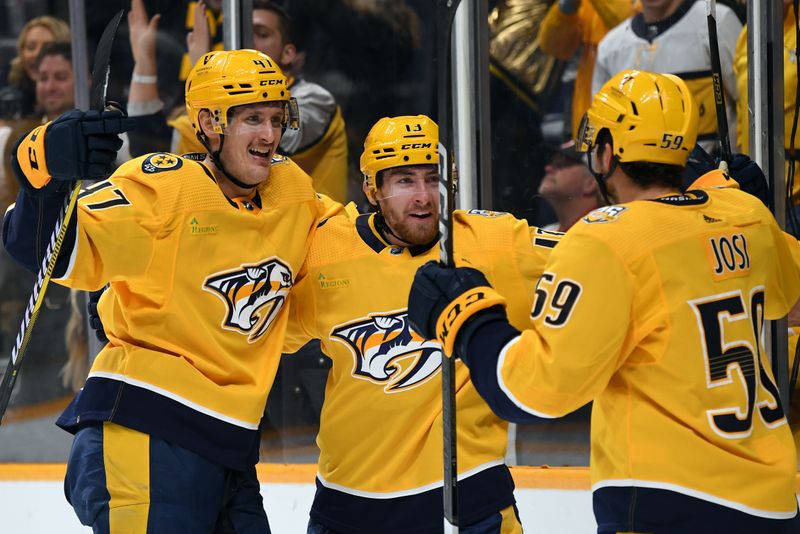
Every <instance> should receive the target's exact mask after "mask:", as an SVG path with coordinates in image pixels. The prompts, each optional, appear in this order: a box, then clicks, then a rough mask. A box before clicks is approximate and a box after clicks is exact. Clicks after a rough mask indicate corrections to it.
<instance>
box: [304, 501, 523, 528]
mask: <svg viewBox="0 0 800 534" xmlns="http://www.w3.org/2000/svg"><path fill="white" fill-rule="evenodd" d="M442 521H444V518H442ZM458 532H459V533H460V534H521V533H522V523H520V521H519V513H518V512H517V507H516V506H514V505H512V506H509V507H508V508H504V509H502V510H500V511H499V512H495V513H493V514H492V515H490V516H489V517H484V518H483V519H481V520H480V521H477V522H475V523H473V524H471V525H466V526H460V527H458ZM306 534H346V533H344V532H339V531H337V530H332V529H329V528H328V527H326V526H325V525H323V524H322V523H319V522H317V521H314V520H313V519H310V520H309V521H308V530H307V531H306Z"/></svg>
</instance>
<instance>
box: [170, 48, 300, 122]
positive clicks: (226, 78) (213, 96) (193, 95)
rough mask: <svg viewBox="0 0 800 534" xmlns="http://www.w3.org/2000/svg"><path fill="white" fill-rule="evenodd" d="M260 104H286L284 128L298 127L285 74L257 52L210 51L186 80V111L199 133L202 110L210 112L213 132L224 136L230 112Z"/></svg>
mask: <svg viewBox="0 0 800 534" xmlns="http://www.w3.org/2000/svg"><path fill="white" fill-rule="evenodd" d="M260 102H286V110H285V115H284V125H288V126H289V127H290V128H297V127H298V125H299V114H298V113H297V104H296V102H295V101H294V99H293V98H291V93H290V92H289V87H288V85H287V80H286V76H284V75H283V71H282V70H281V68H280V67H279V66H278V64H277V63H276V62H274V61H273V60H272V59H270V57H269V56H268V55H266V54H264V53H262V52H258V51H257V50H224V51H217V52H209V53H207V54H205V55H203V56H202V57H201V58H200V59H198V60H197V63H196V64H195V65H194V67H193V68H192V71H191V72H190V73H189V76H188V78H186V112H187V113H188V114H189V119H190V120H191V121H192V127H193V128H194V131H195V132H196V133H198V134H201V135H202V133H203V131H202V129H201V128H200V123H199V119H198V117H199V115H200V111H201V110H203V109H207V110H209V111H210V112H211V116H212V123H213V125H214V131H215V132H216V133H218V134H222V133H225V129H226V128H227V126H228V112H229V110H230V109H231V108H233V107H235V106H242V105H245V104H257V103H260Z"/></svg>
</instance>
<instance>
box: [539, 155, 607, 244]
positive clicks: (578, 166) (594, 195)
mask: <svg viewBox="0 0 800 534" xmlns="http://www.w3.org/2000/svg"><path fill="white" fill-rule="evenodd" d="M544 172H545V174H544V178H542V182H541V183H540V184H539V194H540V195H542V197H544V199H545V200H547V201H548V202H549V203H550V206H552V208H553V210H554V211H555V212H556V216H557V217H558V221H557V222H555V223H553V224H551V225H549V226H545V227H544V229H545V230H555V231H558V232H566V231H567V230H569V228H570V227H571V226H572V225H573V224H575V223H576V222H578V220H579V219H580V218H581V217H583V216H584V215H586V214H587V213H589V212H590V211H592V210H594V209H596V208H599V207H600V206H601V201H600V196H599V192H598V190H597V181H596V180H595V178H594V176H593V175H592V173H591V171H590V170H589V167H587V166H586V164H585V162H584V155H583V154H581V153H580V152H578V151H577V150H576V149H575V141H568V142H566V143H564V144H563V145H561V146H560V147H558V148H557V149H556V150H555V152H554V153H553V156H552V157H551V158H550V161H549V162H548V163H547V165H545V167H544Z"/></svg>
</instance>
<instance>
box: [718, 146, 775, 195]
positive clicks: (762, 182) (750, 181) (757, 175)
mask: <svg viewBox="0 0 800 534" xmlns="http://www.w3.org/2000/svg"><path fill="white" fill-rule="evenodd" d="M728 174H730V176H731V177H732V178H733V179H734V180H736V181H737V182H738V183H739V189H741V190H742V191H744V192H745V193H750V194H751V195H753V196H754V197H758V199H759V200H761V202H763V203H764V205H765V206H769V198H770V192H769V186H768V185H767V177H766V176H765V175H764V171H762V170H761V167H759V166H758V163H756V162H755V161H753V160H752V159H750V157H749V156H747V155H746V154H734V155H733V157H732V158H731V161H730V162H729V163H728Z"/></svg>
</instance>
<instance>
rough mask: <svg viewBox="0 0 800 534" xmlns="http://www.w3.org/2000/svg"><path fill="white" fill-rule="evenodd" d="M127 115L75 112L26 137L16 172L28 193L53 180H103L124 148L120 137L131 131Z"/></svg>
mask: <svg viewBox="0 0 800 534" xmlns="http://www.w3.org/2000/svg"><path fill="white" fill-rule="evenodd" d="M134 125H135V121H134V119H131V118H128V117H127V116H126V115H125V112H124V111H121V110H119V109H107V110H104V111H80V110H77V109H75V110H72V111H68V112H66V113H64V114H62V115H60V116H59V117H58V118H57V119H56V120H54V121H53V122H50V123H48V124H45V125H44V126H40V127H38V128H36V129H34V130H33V131H32V132H30V133H29V134H27V135H26V136H25V137H24V138H23V139H22V140H21V141H20V143H19V144H18V146H17V149H16V151H15V156H16V158H15V160H16V161H15V162H14V163H16V164H15V165H14V164H12V165H13V167H14V169H15V171H17V172H18V173H20V172H21V173H22V176H18V178H19V179H20V183H22V185H23V186H24V187H26V188H27V189H30V188H31V187H32V188H33V189H42V188H44V187H45V186H46V185H47V184H48V183H50V181H51V179H52V180H53V181H57V182H72V181H75V180H79V179H89V180H100V179H104V178H106V177H107V176H108V175H109V174H111V171H112V170H113V165H114V160H115V159H116V157H117V151H118V150H119V149H120V147H121V146H122V141H121V140H120V138H119V134H121V133H123V132H126V131H128V130H130V129H132V128H133V127H134Z"/></svg>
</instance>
